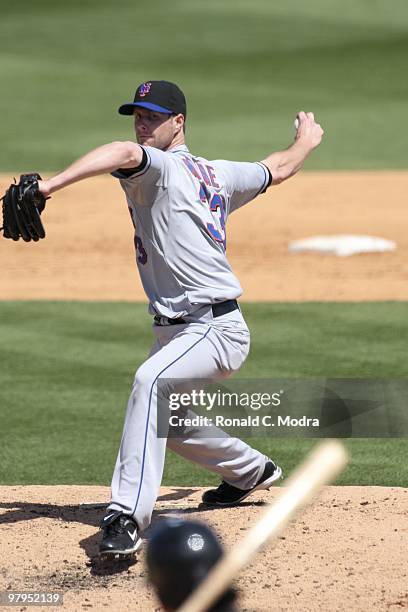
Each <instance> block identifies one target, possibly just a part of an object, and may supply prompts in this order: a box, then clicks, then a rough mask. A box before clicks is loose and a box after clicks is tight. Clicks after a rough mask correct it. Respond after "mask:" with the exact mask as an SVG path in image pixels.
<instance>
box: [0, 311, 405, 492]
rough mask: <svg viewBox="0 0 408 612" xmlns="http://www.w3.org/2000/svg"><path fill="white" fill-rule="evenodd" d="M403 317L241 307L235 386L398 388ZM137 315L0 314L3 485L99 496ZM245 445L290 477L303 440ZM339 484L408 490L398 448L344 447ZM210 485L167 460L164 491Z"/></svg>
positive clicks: (138, 337) (142, 349) (142, 325)
mask: <svg viewBox="0 0 408 612" xmlns="http://www.w3.org/2000/svg"><path fill="white" fill-rule="evenodd" d="M407 309H408V305H407V304H406V303H403V302H389V303H386V302H380V303H375V302H370V303H361V304H359V303H354V304H351V303H350V304H349V303H346V304H339V303H338V304H335V303H328V304H321V303H306V304H283V303H282V304H279V303H278V304H245V305H244V313H245V316H246V319H247V321H248V323H249V325H250V328H251V330H252V346H251V353H250V356H249V358H248V360H247V362H246V364H245V366H244V367H243V368H242V370H241V371H240V372H239V374H238V376H239V377H241V378H278V377H282V378H284V377H311V378H313V377H316V378H318V377H322V376H323V377H326V376H327V377H365V378H376V377H377V378H407V377H408V366H407V363H406V355H405V348H406V342H405V338H406V337H407V335H408V317H407ZM150 326H151V320H150V318H149V317H148V315H147V314H146V307H145V306H144V305H142V304H129V303H126V304H125V303H124V304H120V303H81V302H0V337H1V340H2V341H1V345H0V363H1V369H0V407H1V411H0V415H1V416H0V418H1V422H0V482H2V483H4V484H17V483H55V484H56V483H67V484H70V483H89V484H108V483H109V481H110V477H111V472H112V468H113V463H114V459H115V455H116V452H117V448H118V445H119V441H120V436H121V430H122V423H123V416H124V410H125V406H126V401H127V397H128V392H129V389H130V385H131V383H132V380H133V373H134V371H135V370H136V368H137V367H138V365H139V364H140V363H141V362H142V361H143V360H144V358H145V356H146V353H147V351H148V349H149V346H150V343H151V340H152V336H151V329H150ZM250 442H251V444H253V445H254V446H256V447H257V448H259V449H260V450H262V452H264V453H265V454H268V455H271V456H272V457H275V458H276V459H277V460H278V461H279V463H280V464H281V465H282V466H283V467H284V469H285V471H286V473H288V472H290V471H291V470H292V469H293V467H294V466H295V465H296V464H297V463H298V461H299V460H300V459H301V458H302V457H303V456H304V454H305V453H306V451H307V450H308V449H309V448H310V447H311V445H312V444H313V440H310V439H293V438H291V439H288V438H286V439H282V438H280V439H277V438H256V439H252V440H251V441H250ZM346 444H347V446H348V447H349V448H350V451H351V459H352V460H351V463H350V465H349V467H348V468H347V470H346V471H345V472H344V474H343V475H342V476H341V478H340V480H339V482H340V483H342V484H376V485H393V486H408V468H407V463H406V456H407V450H408V441H407V439H404V438H400V439H362V440H360V439H352V440H347V441H346ZM215 482H217V478H216V477H215V476H214V475H212V474H209V473H207V472H205V471H203V470H202V469H201V468H199V467H196V466H194V465H191V464H190V463H187V462H185V461H184V460H181V459H179V458H178V457H176V456H175V455H174V454H172V453H169V454H168V458H167V462H166V469H165V476H164V483H165V484H171V485H206V484H212V483H215Z"/></svg>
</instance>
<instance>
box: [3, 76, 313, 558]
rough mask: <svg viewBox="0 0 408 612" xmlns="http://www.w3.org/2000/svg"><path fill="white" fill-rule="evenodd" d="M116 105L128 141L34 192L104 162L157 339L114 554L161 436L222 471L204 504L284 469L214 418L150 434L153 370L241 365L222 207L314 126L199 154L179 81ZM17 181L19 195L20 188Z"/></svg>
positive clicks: (193, 371)
mask: <svg viewBox="0 0 408 612" xmlns="http://www.w3.org/2000/svg"><path fill="white" fill-rule="evenodd" d="M119 113H120V114H122V115H128V116H131V117H133V121H134V130H135V135H136V141H137V143H136V142H133V141H128V142H112V143H110V144H106V145H104V146H101V147H98V148H97V149H94V150H93V151H91V152H89V153H88V154H86V155H85V156H84V157H82V158H81V159H79V160H77V161H75V162H74V163H73V164H72V165H71V166H69V167H68V168H67V169H65V170H64V171H62V172H60V173H58V174H57V175H56V176H53V177H52V178H50V179H48V180H41V178H40V177H39V175H35V178H34V179H33V180H34V187H33V189H37V190H38V191H39V193H38V191H37V194H36V195H37V199H38V196H39V195H40V196H41V198H42V203H44V202H45V200H46V199H47V198H48V197H49V196H50V195H51V194H53V193H55V192H57V191H58V190H60V189H63V188H64V187H67V186H68V185H70V184H71V183H75V182H77V181H80V180H82V179H85V178H88V177H91V176H96V175H99V174H104V173H111V174H112V175H113V176H114V177H115V178H116V179H118V180H119V181H120V184H121V186H122V188H123V191H124V193H125V197H126V202H127V206H128V208H129V213H130V217H131V221H132V224H133V226H134V232H135V233H134V244H135V256H136V263H137V266H138V269H139V273H140V276H141V280H142V283H143V287H144V290H145V292H146V295H147V297H148V300H149V312H150V314H151V315H152V317H153V333H154V337H155V341H154V344H153V347H152V349H151V351H150V355H149V357H148V359H147V360H146V361H145V362H144V363H143V364H142V365H141V366H140V367H139V369H138V370H137V372H136V375H135V378H134V382H133V386H132V390H131V393H130V397H129V402H128V406H127V411H126V417H125V423H124V428H123V436H122V440H121V443H120V448H119V452H118V456H117V460H116V465H115V469H114V473H113V478H112V495H111V501H110V504H109V507H108V511H107V514H106V516H105V518H104V520H103V521H102V525H101V527H102V529H103V535H102V541H101V544H100V552H101V554H103V555H104V556H105V555H106V556H114V557H117V556H125V555H129V554H133V553H134V552H135V551H136V550H137V549H138V548H139V546H140V544H141V533H142V532H143V530H144V529H145V528H146V527H147V526H148V525H149V523H150V520H151V515H152V511H153V507H154V504H155V501H156V498H157V495H158V491H159V487H160V482H161V478H162V473H163V465H164V459H165V451H166V444H167V445H168V447H169V448H171V449H172V450H173V451H175V452H176V453H178V454H179V455H181V456H183V457H185V458H187V459H190V460H191V461H194V462H196V463H198V464H199V465H201V466H202V467H204V468H207V469H208V470H211V471H212V472H216V473H217V474H219V475H220V477H221V479H222V482H221V484H220V485H219V487H218V488H217V489H213V490H210V491H207V492H206V493H205V494H204V496H203V502H204V503H205V504H208V505H214V506H230V505H234V504H238V503H240V502H241V501H242V500H243V499H245V498H246V497H247V496H248V495H250V494H251V493H252V492H253V491H256V490H259V489H267V488H269V487H270V486H271V485H272V483H274V482H275V481H276V480H278V479H279V478H280V477H281V474H282V471H281V469H280V468H279V467H278V466H277V465H276V464H275V463H274V462H273V461H272V460H271V459H270V458H268V457H265V456H264V455H263V454H262V453H260V452H258V451H257V450H256V449H254V448H251V447H250V446H248V445H247V444H245V443H244V442H242V441H241V440H239V439H238V438H233V437H228V436H227V435H224V436H223V437H219V435H218V436H217V435H215V436H214V435H213V434H214V433H216V432H212V431H211V429H212V428H211V426H209V427H208V428H207V430H206V432H205V435H204V436H203V431H202V430H201V429H200V428H199V427H196V428H191V429H190V430H188V432H187V433H186V435H185V437H177V438H169V439H168V440H167V441H166V439H164V438H160V437H158V436H157V432H156V428H157V413H156V411H157V401H156V399H157V381H158V379H159V377H163V378H166V379H171V378H183V379H186V378H189V379H195V378H205V379H210V380H215V379H217V378H220V377H225V376H228V375H230V374H231V373H233V372H235V371H236V370H238V369H239V368H240V367H241V365H242V364H243V362H244V361H245V359H246V357H247V355H248V351H249V343H250V334H249V331H248V327H247V325H246V323H245V320H244V318H243V316H242V313H241V311H240V308H239V305H238V302H237V298H238V297H239V296H240V295H241V293H242V289H241V286H240V284H239V282H238V280H237V278H236V277H235V276H234V274H233V272H232V270H231V266H230V264H229V263H228V260H227V257H226V254H225V249H226V229H225V228H226V222H227V219H228V216H229V215H230V214H231V213H232V212H234V211H235V210H237V209H238V208H240V207H241V206H244V205H245V204H247V203H248V202H250V201H251V200H253V199H254V198H256V196H257V195H258V194H260V193H264V192H265V190H266V189H267V188H268V187H269V186H271V185H272V186H273V185H278V184H279V183H281V182H282V181H285V180H286V179H288V178H290V177H291V176H293V175H294V174H295V173H296V172H297V171H298V170H299V169H300V168H301V166H302V164H303V162H304V161H305V159H306V157H307V156H308V155H309V154H310V153H311V151H312V150H313V149H314V148H315V147H317V146H318V145H319V143H320V141H321V139H322V136H323V130H322V128H321V127H320V125H319V124H318V123H316V121H315V119H314V116H313V113H305V112H299V113H298V123H299V125H298V129H297V132H296V137H295V140H294V142H293V144H291V145H290V146H289V147H288V148H287V149H286V150H284V151H280V152H276V153H272V154H271V155H269V156H268V157H266V158H265V159H264V160H262V161H258V162H254V163H252V162H233V161H226V160H215V161H208V160H207V159H204V158H202V157H199V156H197V155H195V154H193V153H191V152H190V151H189V149H188V147H187V145H186V142H185V125H186V117H187V110H186V101H185V97H184V95H183V93H182V91H181V90H180V89H179V87H177V85H175V84H173V83H169V82H167V81H148V82H145V83H143V84H142V85H140V86H139V87H138V88H137V90H136V94H135V96H134V101H133V102H129V103H127V104H123V105H122V106H121V107H120V108H119ZM30 184H32V183H30ZM20 191H21V193H22V194H23V195H22V196H21V197H22V198H23V196H24V194H25V193H26V192H25V191H24V190H20ZM19 193H20V192H17V191H16V196H17V195H18V194H19ZM22 201H23V200H21V202H22ZM20 209H21V206H20V205H19V204H18V202H17V206H16V210H20ZM37 217H39V215H37ZM13 219H14V217H13ZM15 225H16V224H15ZM17 229H18V228H17ZM16 231H17V230H16ZM37 234H38V232H37V233H36V234H35V237H37ZM44 235H45V234H44ZM13 237H14V236H13ZM39 237H40V238H41V237H42V233H41V235H40V236H39ZM14 239H16V238H14ZM207 434H208V436H207Z"/></svg>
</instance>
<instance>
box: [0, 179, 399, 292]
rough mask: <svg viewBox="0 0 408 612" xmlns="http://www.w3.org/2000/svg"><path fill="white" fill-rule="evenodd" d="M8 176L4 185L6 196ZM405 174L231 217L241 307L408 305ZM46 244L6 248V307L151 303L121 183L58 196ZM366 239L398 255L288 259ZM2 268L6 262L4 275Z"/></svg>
mask: <svg viewBox="0 0 408 612" xmlns="http://www.w3.org/2000/svg"><path fill="white" fill-rule="evenodd" d="M10 179H11V176H7V177H6V176H4V175H3V176H2V177H0V191H3V190H4V189H5V188H6V186H7V185H8V184H9V183H10ZM407 191H408V172H353V173H351V172H349V173H347V172H325V173H301V174H299V175H298V176H297V177H296V178H294V179H293V180H291V181H288V182H287V183H284V184H283V185H280V186H279V187H275V188H272V189H270V190H269V191H268V192H267V193H266V194H265V195H263V196H261V197H260V198H258V200H256V201H255V202H253V203H251V204H249V205H248V206H245V207H244V208H242V209H241V210H239V211H238V212H237V213H234V214H233V215H231V217H230V220H229V222H228V236H227V238H228V242H227V253H228V257H229V259H230V262H231V265H232V267H233V270H234V272H235V273H236V274H237V276H238V278H239V279H240V282H241V284H242V287H243V289H244V295H243V299H244V300H258V301H268V300H273V301H302V300H407V299H408V263H407V262H408V234H407V231H406V227H407V221H408V208H407V206H406V193H407ZM44 219H45V224H46V231H47V239H46V240H42V241H41V242H40V243H37V244H33V243H28V244H25V243H22V241H20V242H18V243H15V244H12V243H11V241H10V240H0V258H1V261H2V262H3V266H2V285H1V293H0V299H69V300H71V299H81V300H82V299H84V300H125V301H126V300H127V301H134V300H136V301H140V300H141V301H145V296H144V293H143V289H142V287H141V284H140V281H139V278H138V274H137V271H136V266H135V263H134V248H133V236H132V227H131V223H130V219H129V213H128V211H127V207H126V204H125V198H124V195H123V192H122V190H121V188H120V186H119V184H118V182H117V181H116V180H114V179H113V178H110V177H107V176H102V177H98V178H94V179H91V180H88V181H85V182H83V183H78V184H76V185H73V186H71V187H69V188H68V189H66V190H63V191H61V192H59V193H57V194H55V195H54V196H53V198H52V200H51V201H50V202H49V203H48V205H47V209H46V212H45V216H44ZM350 233H351V234H368V235H372V236H380V237H383V238H387V239H390V240H394V241H396V243H397V250H396V251H395V252H392V253H375V254H365V255H354V256H352V257H346V258H341V257H335V256H333V255H325V256H323V255H318V254H293V253H292V254H290V253H289V252H288V244H289V242H290V241H292V240H296V239H300V238H306V237H308V236H313V235H318V234H350ZM4 262H7V265H5V263H4Z"/></svg>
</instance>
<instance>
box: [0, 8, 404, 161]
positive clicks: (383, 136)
mask: <svg viewBox="0 0 408 612" xmlns="http://www.w3.org/2000/svg"><path fill="white" fill-rule="evenodd" d="M407 54H408V4H407V2H406V0H392V2H389V1H388V0H342V1H340V0H310V1H309V2H304V1H303V0H288V1H287V2H284V3H278V2H271V1H270V0H252V1H251V2H248V1H247V0H234V2H232V0H207V1H206V2H191V1H189V0H173V2H172V3H171V7H169V4H168V2H165V0H154V1H153V2H150V3H137V2H135V1H134V0H121V1H120V3H119V4H118V3H117V2H115V1H114V0H99V1H98V2H96V0H70V2H58V0H57V1H55V0H36V1H35V2H32V1H31V0H30V1H29V0H19V1H18V2H11V0H3V1H2V2H1V21H0V58H1V60H0V79H1V83H2V95H1V97H0V114H1V116H2V117H3V119H4V118H7V121H3V123H2V128H1V142H2V146H1V149H0V169H1V170H3V171H9V172H19V171H23V170H24V171H27V170H30V171H31V170H33V169H35V168H36V169H41V168H43V169H48V170H53V169H59V168H61V167H62V166H64V165H66V164H67V163H68V162H70V161H71V160H72V159H73V158H75V157H77V156H79V155H81V154H82V153H84V152H85V151H86V150H88V149H89V148H91V147H94V146H96V145H99V144H102V143H104V142H107V141H110V140H113V139H125V138H131V137H132V135H133V134H132V127H131V121H130V120H129V119H125V118H123V117H120V116H119V115H117V113H116V109H117V107H118V106H119V105H120V104H121V103H122V102H124V101H128V100H130V99H131V98H132V96H133V92H134V88H135V86H136V85H137V84H139V83H140V82H142V81H143V80H146V79H157V78H165V79H168V80H174V81H177V82H178V83H180V85H181V86H182V88H183V89H184V90H185V92H186V94H187V97H188V103H189V117H188V132H187V135H188V140H189V142H190V144H191V148H192V150H193V151H195V152H196V153H200V154H202V155H205V156H208V157H210V158H211V157H212V158H214V157H226V158H233V159H261V158H263V157H264V156H265V155H266V154H267V153H268V152H270V151H271V150H276V149H279V148H282V147H285V146H287V144H288V143H289V141H290V140H291V138H292V137H293V126H292V123H293V119H294V115H295V113H296V112H297V111H298V110H300V109H304V110H314V111H315V112H316V114H317V117H318V118H319V120H321V122H322V124H323V125H324V127H325V130H326V137H325V143H324V146H322V147H321V148H320V149H319V150H317V151H316V153H315V154H314V155H313V156H312V157H311V158H310V160H309V161H308V162H307V168H310V169H312V168H318V169H325V168H346V169H349V168H352V169H354V168H374V169H378V168H406V167H407V165H408V153H407V148H406V143H405V137H404V129H403V128H404V125H405V120H406V108H407V100H408V80H407V79H406V77H405V74H406V57H407Z"/></svg>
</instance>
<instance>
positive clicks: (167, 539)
mask: <svg viewBox="0 0 408 612" xmlns="http://www.w3.org/2000/svg"><path fill="white" fill-rule="evenodd" d="M222 555H223V548H222V546H221V544H220V542H219V540H218V538H217V537H216V535H215V534H214V532H213V531H212V530H211V529H210V528H209V527H207V526H206V525H204V524H203V523H199V522H198V521H183V520H180V519H169V520H165V521H162V522H161V523H159V524H158V526H157V527H156V528H154V529H153V530H152V535H151V537H150V539H149V543H148V548H147V556H146V559H147V567H148V571H149V578H150V582H151V583H152V585H153V586H154V588H155V589H156V592H157V595H158V597H159V599H160V601H161V602H162V604H163V605H164V607H165V608H166V609H167V610H176V609H177V608H178V607H179V606H180V605H181V604H182V603H183V601H184V600H185V599H186V598H187V596H188V595H189V594H190V593H192V591H194V589H195V588H196V587H197V585H198V584H199V583H200V582H201V581H202V580H203V578H205V577H206V575H207V574H208V572H209V570H210V569H211V568H212V566H213V565H215V563H216V562H217V561H218V560H219V559H220V557H221V556H222ZM234 596H235V595H234V593H233V591H232V590H231V589H230V590H228V591H227V593H226V594H224V595H223V596H222V597H221V599H220V600H218V602H217V605H215V606H214V607H212V608H211V610H221V609H222V610H227V609H229V610H230V609H232V608H231V607H229V602H231V601H232V600H233V599H234ZM226 605H227V607H226Z"/></svg>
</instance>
